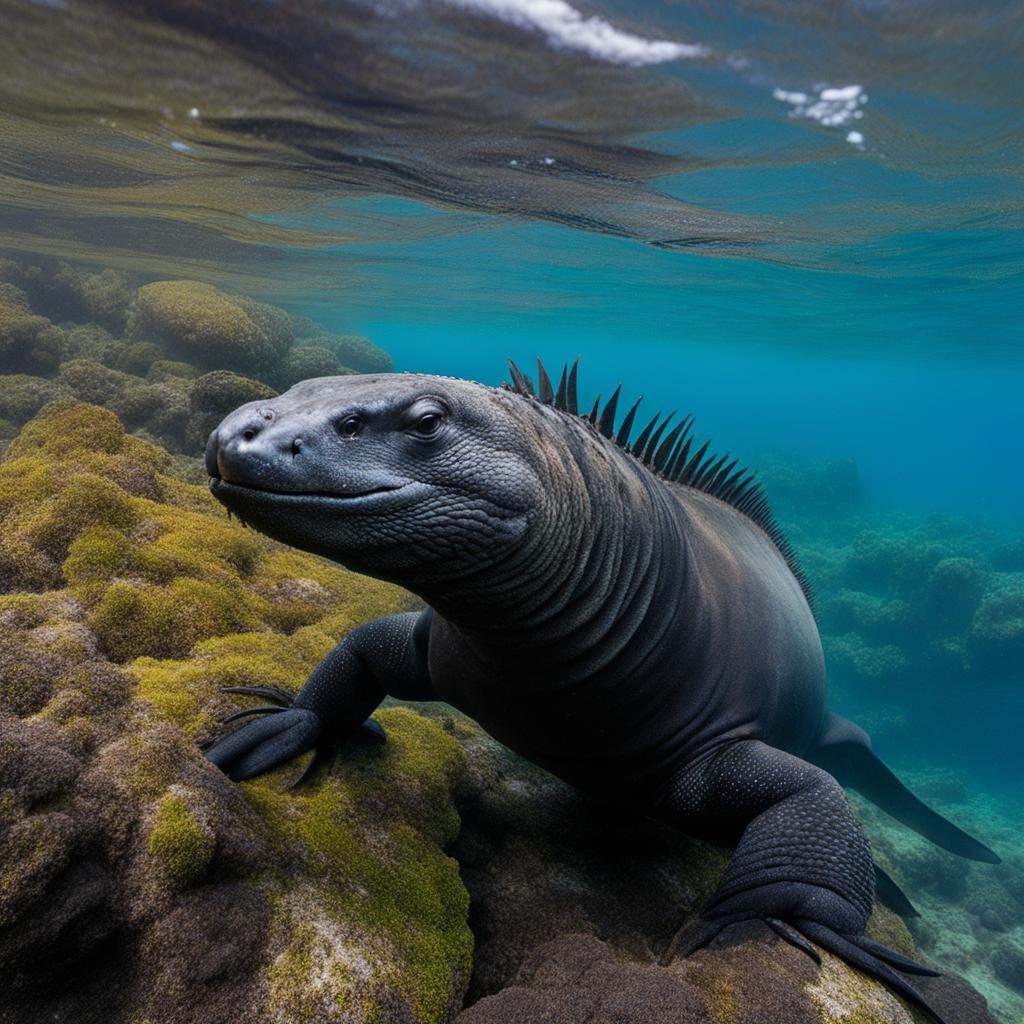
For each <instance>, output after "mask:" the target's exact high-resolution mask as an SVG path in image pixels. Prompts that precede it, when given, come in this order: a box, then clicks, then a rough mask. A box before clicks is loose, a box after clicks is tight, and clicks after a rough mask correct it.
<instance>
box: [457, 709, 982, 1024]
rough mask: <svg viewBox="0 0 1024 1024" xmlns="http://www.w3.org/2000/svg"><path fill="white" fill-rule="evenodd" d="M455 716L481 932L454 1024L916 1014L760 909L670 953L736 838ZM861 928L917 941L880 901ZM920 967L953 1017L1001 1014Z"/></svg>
mask: <svg viewBox="0 0 1024 1024" xmlns="http://www.w3.org/2000/svg"><path fill="white" fill-rule="evenodd" d="M442 720H443V719H442ZM449 728H451V729H452V730H453V734H454V735H455V736H456V737H458V738H459V739H460V742H461V743H462V745H463V747H464V749H465V751H466V756H467V759H468V763H469V774H468V781H467V784H466V786H465V787H464V788H463V790H462V796H461V799H460V804H459V807H460V811H461V813H462V821H463V826H462V831H461V833H460V835H459V839H458V841H457V842H456V844H455V846H454V848H453V852H454V853H455V855H456V857H458V859H459V862H460V864H461V866H462V877H463V880H464V881H465V884H466V886H467V888H468V889H469V892H470V898H471V904H470V907H471V909H470V922H471V923H472V925H473V931H474V934H475V935H476V940H477V944H476V952H475V956H474V969H473V981H472V984H471V986H470V991H469V996H468V1003H469V1006H468V1008H467V1009H466V1010H464V1011H463V1013H462V1014H461V1015H460V1017H459V1024H519V1022H520V1021H528V1022H530V1024H533V1022H550V1024H606V1022H609V1021H616V1022H622V1024H723V1022H730V1024H765V1022H768V1021H771V1022H777V1024H912V1022H915V1021H917V1020H919V1019H923V1018H919V1017H917V1016H915V1015H914V1014H913V1013H911V1011H910V1010H908V1008H907V1007H906V1005H905V1004H904V1003H902V1002H901V1001H900V1000H899V999H898V998H897V997H896V996H895V995H893V994H892V993H891V992H890V991H888V990H887V989H886V988H885V987H883V986H882V985H880V984H878V983H877V982H874V981H872V980H871V979H869V978H867V977H865V976H864V975H863V974H861V973H859V972H858V971H856V970H853V969H852V968H850V967H849V966H847V965H846V964H845V963H843V962H842V961H840V960H838V959H836V958H835V957H832V956H830V955H828V954H824V955H823V958H822V959H823V963H822V966H821V968H818V967H817V966H816V965H815V964H814V963H813V961H812V960H811V959H810V958H809V957H808V956H807V955H806V954H804V953H802V952H800V951H798V950H795V949H794V948H793V947H791V946H790V945H788V944H787V943H786V942H784V941H782V940H781V939H779V938H778V937H777V936H776V935H775V934H774V933H773V932H771V931H770V930H769V929H768V927H767V926H766V925H763V924H761V923H748V924H743V925H738V926H735V927H733V928H732V929H730V930H728V931H727V932H725V933H724V934H723V935H722V936H721V937H720V938H719V939H718V940H716V941H715V942H714V943H713V944H712V946H711V947H710V948H708V949H705V950H702V951H701V952H699V953H697V954H696V955H694V956H692V957H689V958H684V957H680V956H675V955H671V953H670V945H671V943H672V940H673V936H674V935H675V934H676V932H677V931H678V930H679V929H680V928H683V929H686V928H689V927H692V926H693V925H694V924H696V921H697V915H698V912H699V908H700V906H701V905H702V903H703V902H704V901H705V900H706V899H707V897H708V896H709V895H710V894H711V892H712V891H713V889H714V888H715V885H716V884H717V882H718V879H719V877H720V876H721V873H722V871H723V870H724V868H725V864H726V862H727V859H728V855H729V854H728V851H727V850H722V849H719V848H717V847H713V846H711V845H709V844H706V843H701V842H697V841H696V840H692V839H688V838H687V837H685V836H683V835H681V834H680V833H678V832H676V831H675V830H673V829H670V828H668V827H666V826H662V825H660V824H658V823H655V822H652V821H649V820H645V819H643V818H641V817H638V816H633V815H630V814H629V813H628V812H627V811H624V810H623V809H621V808H618V809H615V810H614V811H611V810H609V808H608V807H607V806H605V805H603V804H601V803H598V802H596V801H592V800H589V799H588V798H586V797H583V796H581V795H579V794H577V793H575V792H573V791H572V790H571V789H570V788H569V787H568V786H566V785H564V784H562V783H560V782H558V781H557V780H555V779H553V778H551V777H550V776H548V775H546V774H545V773H544V772H542V771H540V770H539V769H537V768H535V767H533V766H532V765H530V764H528V763H527V762H525V761H523V760H522V759H520V758H518V757H516V756H515V755H513V754H511V753H509V752H508V751H506V750H505V749H504V748H502V747H501V746H500V745H498V744H497V743H495V742H494V741H493V740H491V739H490V738H488V737H487V736H485V735H484V734H482V733H481V732H480V730H479V729H477V728H476V727H475V726H473V725H472V724H471V723H469V722H468V721H467V720H466V719H464V718H462V717H461V716H454V717H452V718H451V720H450V723H449ZM868 933H869V935H871V936H872V937H873V938H874V939H875V940H876V941H879V942H882V943H884V944H886V945H889V946H891V947H893V948H896V949H898V950H900V951H901V952H903V953H904V954H906V955H911V956H918V955H919V954H917V953H915V952H914V948H913V942H912V940H911V937H910V934H909V933H908V931H907V929H906V927H905V926H904V924H903V923H902V921H900V919H899V918H898V917H896V916H895V915H894V914H893V913H892V912H891V911H889V910H887V909H886V908H884V907H877V906H876V909H875V912H874V914H873V916H872V919H871V922H870V924H869V927H868ZM666 954H668V955H666ZM914 981H915V984H918V983H919V981H920V982H921V984H920V987H921V989H922V990H923V991H925V994H926V997H927V999H928V1000H929V1002H930V1003H931V1004H932V1005H933V1006H935V1008H936V1009H937V1010H938V1011H939V1012H940V1013H943V1014H944V1016H945V1018H946V1020H947V1021H948V1024H992V1018H991V1017H990V1016H989V1015H988V1012H987V1010H986V1009H985V1003H984V1000H983V999H982V998H981V997H980V996H979V995H978V994H977V993H976V992H974V991H973V989H971V988H970V986H968V985H966V984H965V983H964V982H963V981H961V980H960V979H958V978H956V977H955V976H948V977H945V978H942V979H936V980H934V981H929V980H928V979H916V978H915V979H914Z"/></svg>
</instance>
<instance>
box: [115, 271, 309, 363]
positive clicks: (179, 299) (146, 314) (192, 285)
mask: <svg viewBox="0 0 1024 1024" xmlns="http://www.w3.org/2000/svg"><path fill="white" fill-rule="evenodd" d="M129 330H130V333H131V335H132V336H133V337H135V338H137V339H139V340H141V341H149V340H154V339H155V340H157V341H159V342H161V343H163V344H164V345H165V346H166V347H167V348H168V351H169V352H170V353H171V354H172V355H177V356H178V357H179V358H184V359H186V360H187V361H188V362H191V363H194V364H195V365H196V366H202V367H205V368H206V369H210V370H214V369H226V370H234V371H236V372H238V373H248V374H257V375H259V374H263V373H270V374H273V373H274V372H276V369H277V367H278V366H279V365H280V363H281V360H282V359H283V358H284V357H285V355H286V354H287V352H288V350H289V348H290V347H291V344H292V339H293V336H292V325H291V321H290V319H289V318H288V314H287V313H285V312H284V311H283V310H280V309H277V308H276V307H274V306H269V305H266V304H265V303H262V302H254V301H253V300H252V299H249V298H246V297H244V296H237V295H227V294H225V293H224V292H222V291H220V290H219V289H217V288H214V287H213V286H212V285H208V284H202V283H200V282H198V281H154V282H153V283H152V284H147V285H144V286H143V287H142V288H140V289H139V290H138V293H137V295H136V297H135V306H134V309H133V313H132V319H131V323H130V326H129Z"/></svg>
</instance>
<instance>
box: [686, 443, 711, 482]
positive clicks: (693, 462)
mask: <svg viewBox="0 0 1024 1024" xmlns="http://www.w3.org/2000/svg"><path fill="white" fill-rule="evenodd" d="M709 444H711V441H710V439H709V440H707V441H705V442H704V444H702V445H701V447H700V451H698V452H697V454H696V455H694V456H693V458H691V459H690V461H689V462H688V463H687V464H686V468H685V469H684V470H683V472H682V473H681V474H680V476H681V479H682V481H683V483H684V484H689V485H692V484H693V474H694V473H695V472H696V471H697V467H698V466H699V465H700V462H701V459H703V458H704V453H705V452H706V451H707V450H708V445H709Z"/></svg>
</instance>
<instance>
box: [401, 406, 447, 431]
mask: <svg viewBox="0 0 1024 1024" xmlns="http://www.w3.org/2000/svg"><path fill="white" fill-rule="evenodd" d="M404 420H405V424H404V429H405V430H406V431H407V432H408V433H410V434H412V436H413V437H416V438H419V440H421V441H432V440H433V439H434V438H435V437H437V436H438V434H440V433H441V431H442V430H443V429H444V425H445V423H446V422H447V420H448V410H447V409H446V408H445V407H444V406H443V405H442V404H441V402H440V400H439V399H436V398H421V399H420V400H419V401H417V402H415V403H414V404H413V405H412V406H411V407H410V408H409V409H408V410H407V412H406V414H405V417H404Z"/></svg>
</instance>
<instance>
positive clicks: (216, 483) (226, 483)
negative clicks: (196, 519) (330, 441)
mask: <svg viewBox="0 0 1024 1024" xmlns="http://www.w3.org/2000/svg"><path fill="white" fill-rule="evenodd" d="M415 482H416V481H413V480H410V481H406V482H404V483H396V484H385V485H382V486H380V487H372V488H370V489H368V490H365V491H344V492H342V491H281V490H275V489H274V488H271V487H256V486H254V485H252V484H240V483H237V482H236V481H234V480H225V479H224V477H220V476H211V477H210V490H211V491H212V492H213V493H214V494H215V495H216V494H218V493H219V492H221V491H223V490H225V489H237V490H239V491H251V492H253V493H254V494H258V495H265V496H270V497H273V498H281V499H285V500H287V499H289V498H297V499H302V498H305V499H320V500H327V501H356V500H358V499H359V498H370V497H373V496H374V495H377V494H393V493H395V492H396V491H401V490H404V489H405V488H407V487H409V486H411V485H412V484H413V483H415Z"/></svg>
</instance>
